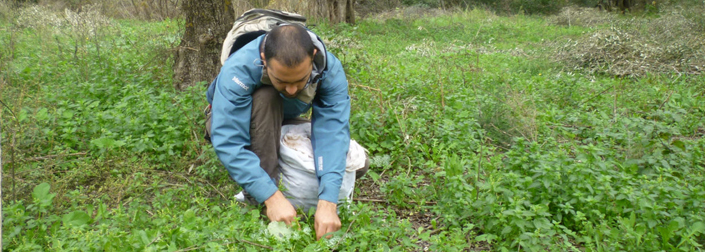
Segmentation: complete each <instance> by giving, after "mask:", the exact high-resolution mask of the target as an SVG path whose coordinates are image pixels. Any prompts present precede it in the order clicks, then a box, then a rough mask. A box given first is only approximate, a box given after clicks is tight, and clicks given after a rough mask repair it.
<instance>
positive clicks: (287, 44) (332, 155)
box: [206, 24, 366, 239]
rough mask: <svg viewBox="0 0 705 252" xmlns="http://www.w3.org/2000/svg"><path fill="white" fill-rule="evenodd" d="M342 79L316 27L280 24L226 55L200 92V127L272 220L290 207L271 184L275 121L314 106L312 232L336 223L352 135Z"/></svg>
mask: <svg viewBox="0 0 705 252" xmlns="http://www.w3.org/2000/svg"><path fill="white" fill-rule="evenodd" d="M347 84H348V82H347V79H346V77H345V73H344V72H343V67H342V65H341V63H340V61H339V60H338V59H337V58H336V57H335V56H333V55H332V54H331V53H329V52H327V51H326V49H325V47H324V45H323V43H322V42H321V40H320V39H319V38H318V36H317V35H315V34H314V33H312V32H311V31H309V30H307V29H306V28H304V27H302V26H300V25H297V24H283V25H280V26H278V27H275V28H274V29H272V30H271V31H270V32H268V33H267V34H265V35H261V36H260V37H258V38H257V39H255V40H253V41H251V42H249V43H248V44H246V45H244V46H243V47H242V48H240V49H238V50H237V51H236V52H235V53H233V54H232V55H230V57H229V58H228V59H227V60H226V61H225V63H224V64H223V67H222V68H221V70H220V73H219V74H218V77H217V78H216V79H215V80H214V81H213V83H211V85H210V87H209V88H208V91H207V93H206V97H207V99H208V102H209V103H210V110H211V111H210V113H207V114H209V115H210V117H209V118H207V122H206V128H207V129H206V130H207V134H208V135H209V136H210V140H211V142H212V144H213V147H214V149H215V151H216V154H217V155H218V158H219V159H220V161H221V162H222V163H223V165H224V166H225V168H226V169H227V170H228V172H229V174H230V176H231V177H232V178H233V179H234V180H235V181H236V182H237V183H238V184H239V185H240V186H241V187H242V188H243V189H244V190H245V192H246V195H247V197H251V198H253V199H254V200H255V201H256V202H257V203H260V204H261V203H264V205H265V207H266V213H267V217H268V218H269V219H270V220H271V221H283V222H285V223H287V224H291V222H292V221H293V220H294V218H295V217H296V211H295V209H294V207H293V206H292V204H291V203H290V202H289V201H288V200H287V199H286V198H285V197H284V195H283V194H282V192H281V191H279V190H278V188H277V181H278V178H277V174H278V171H277V169H278V168H277V167H278V153H279V147H280V135H281V128H282V125H283V124H289V123H301V122H305V121H306V120H305V119H302V118H300V117H299V115H301V114H302V113H304V112H306V111H308V109H310V108H312V114H311V143H312V146H313V151H314V162H315V171H316V176H317V178H318V204H317V208H316V212H315V230H316V237H317V238H318V239H320V238H321V237H322V236H323V235H324V234H327V233H330V232H335V231H338V230H339V229H340V226H341V223H340V218H339V217H338V214H337V203H338V193H339V190H340V187H341V181H342V179H343V173H344V170H345V162H346V154H347V152H348V148H349V143H350V131H349V118H350V97H349V96H348V87H347ZM361 171H362V172H363V173H364V171H366V167H365V168H363V170H361ZM358 174H359V172H358Z"/></svg>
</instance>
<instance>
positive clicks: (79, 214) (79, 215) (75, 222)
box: [61, 211, 91, 226]
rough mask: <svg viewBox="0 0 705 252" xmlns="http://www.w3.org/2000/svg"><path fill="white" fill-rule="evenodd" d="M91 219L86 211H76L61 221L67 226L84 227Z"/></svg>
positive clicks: (66, 215)
mask: <svg viewBox="0 0 705 252" xmlns="http://www.w3.org/2000/svg"><path fill="white" fill-rule="evenodd" d="M90 220H91V217H90V216H88V214H86V212H84V211H74V212H71V213H68V214H65V215H64V217H63V218H62V219H61V221H62V222H63V223H64V225H65V226H82V225H86V224H88V222H89V221H90Z"/></svg>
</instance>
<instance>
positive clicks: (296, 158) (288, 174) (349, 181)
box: [279, 123, 367, 212]
mask: <svg viewBox="0 0 705 252" xmlns="http://www.w3.org/2000/svg"><path fill="white" fill-rule="evenodd" d="M280 143H281V146H280V147H279V168H280V172H281V173H280V176H279V177H280V178H281V185H282V186H283V187H284V189H285V190H284V191H283V192H282V193H283V194H284V196H286V198H287V199H288V200H289V202H291V204H292V205H293V206H294V207H295V208H301V209H303V210H304V212H308V210H309V209H310V208H311V207H314V208H315V207H316V205H317V204H318V178H317V177H316V171H315V164H314V162H313V146H312V145H311V123H304V124H298V125H284V126H282V135H281V139H280ZM366 159H367V154H366V153H365V149H364V148H363V147H362V146H360V145H359V144H358V143H357V142H355V140H350V148H349V150H348V156H347V159H346V166H345V174H344V176H343V182H342V184H341V186H340V193H339V194H338V200H339V202H341V201H350V200H352V194H353V191H354V189H355V171H357V170H358V169H360V168H363V167H364V166H365V160H366Z"/></svg>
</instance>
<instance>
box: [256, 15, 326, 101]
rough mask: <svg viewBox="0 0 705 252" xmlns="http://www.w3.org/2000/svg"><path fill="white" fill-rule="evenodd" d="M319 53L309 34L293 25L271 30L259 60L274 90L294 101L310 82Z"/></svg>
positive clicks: (298, 26)
mask: <svg viewBox="0 0 705 252" xmlns="http://www.w3.org/2000/svg"><path fill="white" fill-rule="evenodd" d="M316 51H317V50H316V48H315V46H314V45H313V41H311V36H309V34H308V31H306V29H305V28H303V27H302V26H300V25H295V24H292V25H284V26H277V27H275V28H274V29H272V30H271V31H270V32H269V34H268V35H267V40H266V41H265V42H264V52H262V53H261V54H260V56H261V57H262V61H264V67H266V68H267V74H268V75H269V79H270V80H271V81H272V85H273V86H274V88H276V89H277V90H278V91H279V92H280V93H282V94H284V95H285V96H287V97H290V98H293V97H296V96H297V95H298V94H299V92H300V91H301V90H303V88H304V87H305V86H306V84H307V83H308V81H309V79H310V78H311V71H312V69H313V55H314V54H316Z"/></svg>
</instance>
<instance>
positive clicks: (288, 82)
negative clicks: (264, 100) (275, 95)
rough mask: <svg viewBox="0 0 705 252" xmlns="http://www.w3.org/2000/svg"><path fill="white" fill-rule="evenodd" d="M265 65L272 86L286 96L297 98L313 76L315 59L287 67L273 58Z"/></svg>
mask: <svg viewBox="0 0 705 252" xmlns="http://www.w3.org/2000/svg"><path fill="white" fill-rule="evenodd" d="M265 67H266V68H267V74H268V75H269V79H270V80H271V81H272V86H274V88H276V89H277V91H279V92H280V93H282V94H283V95H284V96H286V97H289V98H295V97H296V96H297V95H298V94H299V93H300V92H301V90H303V89H304V87H305V86H306V84H307V83H308V80H309V78H310V77H311V71H312V69H313V59H311V60H305V61H304V62H301V64H299V65H297V66H294V67H287V66H285V65H284V64H281V63H280V62H279V61H278V60H277V59H271V60H270V61H269V62H268V64H266V65H265Z"/></svg>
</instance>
